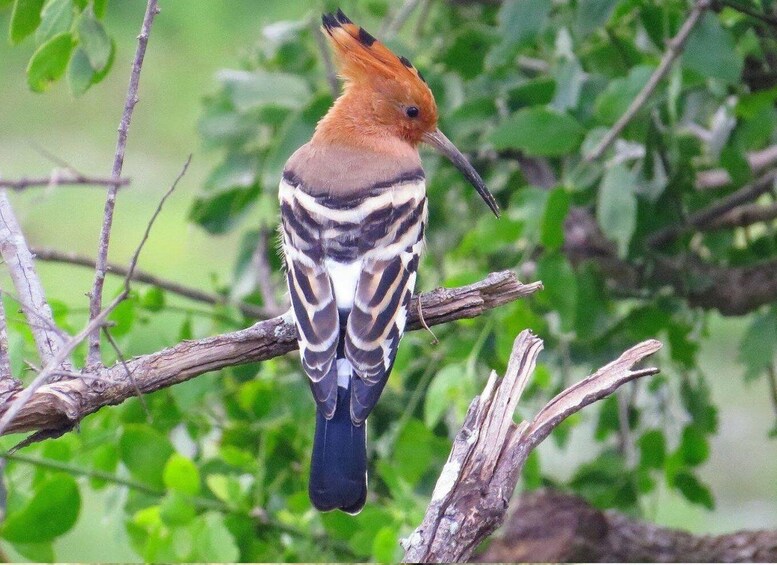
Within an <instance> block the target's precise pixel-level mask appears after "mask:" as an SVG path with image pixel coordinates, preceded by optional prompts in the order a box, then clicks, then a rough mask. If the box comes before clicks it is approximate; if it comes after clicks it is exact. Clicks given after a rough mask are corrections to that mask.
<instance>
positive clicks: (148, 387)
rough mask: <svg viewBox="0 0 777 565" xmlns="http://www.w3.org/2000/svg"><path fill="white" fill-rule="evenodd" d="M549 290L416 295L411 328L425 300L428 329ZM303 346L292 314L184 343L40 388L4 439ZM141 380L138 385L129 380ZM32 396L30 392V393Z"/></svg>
mask: <svg viewBox="0 0 777 565" xmlns="http://www.w3.org/2000/svg"><path fill="white" fill-rule="evenodd" d="M541 288H542V283H540V282H535V283H531V284H522V283H521V282H519V281H518V280H517V278H516V277H515V274H514V273H512V272H511V271H502V272H498V273H491V274H490V275H488V277H486V278H485V279H484V280H482V281H480V282H477V283H474V284H471V285H468V286H464V287H459V288H441V289H437V290H434V291H432V292H428V293H424V294H422V295H420V297H418V296H417V297H414V298H413V303H412V304H411V306H410V315H409V318H408V329H409V330H416V329H419V328H420V327H421V323H420V320H419V318H418V314H417V312H418V303H417V301H418V300H420V302H421V308H422V309H423V314H424V319H425V321H426V323H427V324H428V325H436V324H442V323H445V322H449V321H452V320H458V319H461V318H474V317H477V316H479V315H481V314H483V313H485V312H486V311H488V310H491V309H492V308H496V307H498V306H501V305H503V304H506V303H508V302H512V301H514V300H517V299H519V298H523V297H526V296H529V295H531V294H533V293H535V292H537V291H538V290H540V289H541ZM296 348H297V333H296V329H295V327H294V324H293V321H292V319H291V316H290V315H289V314H288V313H287V314H284V315H283V316H278V317H275V318H272V319H269V320H265V321H262V322H258V323H256V324H254V325H253V326H251V327H250V328H247V329H244V330H240V331H237V332H231V333H227V334H222V335H218V336H214V337H210V338H205V339H200V340H196V341H184V342H182V343H179V344H178V345H175V346H174V347H170V348H168V349H164V350H162V351H158V352H156V353H152V354H150V355H144V356H141V357H136V358H134V359H130V360H128V361H127V362H126V365H125V364H122V363H117V364H116V365H114V366H112V367H108V368H102V369H99V370H96V371H89V372H87V375H88V377H89V378H83V379H72V380H67V381H62V382H56V383H49V384H44V385H43V386H41V387H40V388H39V389H38V390H37V391H35V393H34V394H32V395H30V397H29V399H28V400H27V401H26V402H25V403H24V404H23V406H22V407H21V409H20V410H19V412H18V413H17V414H16V415H15V417H14V418H13V419H12V421H10V423H9V425H8V427H7V428H5V430H2V433H12V432H29V431H53V432H57V431H61V430H69V429H71V428H72V427H73V426H74V425H75V424H76V423H78V422H79V421H80V420H81V419H82V418H84V417H85V416H87V415H88V414H91V413H92V412H96V411H97V410H99V409H100V408H102V407H103V406H108V405H114V404H120V403H122V402H124V401H125V400H127V399H128V398H131V397H133V396H135V395H136V388H135V385H137V388H138V389H139V390H140V391H141V392H143V393H148V392H153V391H155V390H159V389H161V388H165V387H169V386H172V385H174V384H177V383H180V382H183V381H186V380H188V379H191V378H194V377H196V376H197V375H201V374H203V373H206V372H209V371H215V370H218V369H221V368H223V367H228V366H233V365H239V364H241V363H255V362H259V361H265V360H267V359H271V358H273V357H278V356H280V355H283V354H285V353H288V352H290V351H293V350H295V349H296ZM130 375H131V376H132V377H134V383H133V382H132V379H131V378H130ZM25 390H26V389H25ZM22 394H24V391H23V390H17V391H15V392H14V393H13V394H11V395H10V396H9V397H8V398H7V400H6V402H5V403H3V404H2V405H0V414H2V415H3V417H2V418H0V423H2V421H3V420H4V419H5V417H6V415H7V414H6V411H7V410H8V409H9V406H10V405H11V403H13V402H14V401H15V400H16V399H17V398H18V397H19V396H20V395H22Z"/></svg>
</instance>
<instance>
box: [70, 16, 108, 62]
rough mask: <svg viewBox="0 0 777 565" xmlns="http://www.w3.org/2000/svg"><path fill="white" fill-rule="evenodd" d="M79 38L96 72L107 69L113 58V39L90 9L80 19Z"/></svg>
mask: <svg viewBox="0 0 777 565" xmlns="http://www.w3.org/2000/svg"><path fill="white" fill-rule="evenodd" d="M78 39H79V41H80V43H81V47H82V48H83V50H84V52H85V53H86V56H87V57H88V58H89V64H90V65H91V67H92V68H93V69H94V70H95V72H100V71H102V70H103V69H105V66H106V65H107V64H108V61H109V60H110V58H111V39H110V38H109V37H108V34H107V33H106V32H105V28H104V27H103V24H102V23H100V21H99V20H98V19H97V18H95V17H94V15H92V13H91V12H90V11H89V10H87V11H85V12H84V13H83V14H82V15H81V19H80V20H79V21H78Z"/></svg>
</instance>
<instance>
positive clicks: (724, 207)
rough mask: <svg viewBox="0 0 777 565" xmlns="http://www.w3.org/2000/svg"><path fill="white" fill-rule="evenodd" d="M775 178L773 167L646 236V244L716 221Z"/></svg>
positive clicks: (656, 243) (770, 185)
mask: <svg viewBox="0 0 777 565" xmlns="http://www.w3.org/2000/svg"><path fill="white" fill-rule="evenodd" d="M776 180H777V169H774V170H772V171H769V172H768V173H766V174H765V175H763V176H761V177H759V178H758V179H756V180H754V181H753V182H752V183H750V184H748V185H745V186H743V187H742V188H740V189H739V190H737V191H736V192H732V193H731V194H729V195H728V196H726V197H725V198H723V199H721V200H719V201H717V202H715V203H714V204H711V205H710V206H707V207H706V208H703V209H701V210H699V211H698V212H694V213H693V214H691V215H690V216H688V219H687V220H686V221H685V223H684V224H674V225H671V226H669V227H667V228H664V229H661V230H658V231H657V232H655V233H653V234H652V235H651V236H649V237H648V238H647V240H646V241H647V244H648V245H649V246H651V247H654V248H657V247H661V246H662V245H666V244H667V243H669V242H670V241H673V240H674V239H676V238H677V237H679V236H681V235H683V234H684V233H687V232H689V231H690V230H691V229H693V228H702V227H703V226H706V225H707V224H710V223H712V222H714V221H717V219H718V218H720V217H721V216H724V215H725V214H727V213H729V212H730V211H731V210H734V209H735V208H737V207H738V206H741V205H743V204H746V203H748V202H752V201H753V200H755V199H756V198H758V197H759V196H761V195H762V194H764V193H766V192H768V191H769V190H771V189H772V188H773V187H774V183H775V181H776Z"/></svg>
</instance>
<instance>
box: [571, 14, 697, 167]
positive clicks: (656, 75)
mask: <svg viewBox="0 0 777 565" xmlns="http://www.w3.org/2000/svg"><path fill="white" fill-rule="evenodd" d="M709 7H710V0H696V2H695V3H694V5H693V9H692V10H691V13H690V14H689V15H688V19H686V20H685V22H683V25H682V27H681V28H680V31H678V32H677V35H675V36H674V37H673V38H672V39H671V40H670V41H669V43H668V44H667V49H666V52H665V53H664V56H663V57H662V58H661V62H660V63H659V64H658V68H656V70H655V71H654V72H653V74H652V75H651V76H650V79H648V81H647V84H645V86H644V87H643V88H642V90H641V91H640V92H639V94H637V96H636V97H635V98H634V100H632V101H631V104H630V105H629V107H628V109H627V110H626V111H625V112H624V113H623V115H622V116H621V117H620V118H618V121H617V122H615V125H613V126H612V127H611V128H610V130H609V131H608V132H607V133H606V134H605V136H604V137H603V138H602V140H601V141H600V142H599V143H598V144H597V146H596V147H595V148H594V149H593V151H591V152H590V153H589V154H588V155H586V156H585V160H586V161H589V162H590V161H595V160H596V159H599V158H601V156H602V155H603V154H604V152H605V151H606V150H607V148H608V147H609V146H610V145H611V144H612V142H613V141H615V139H617V137H618V136H619V135H620V134H621V132H622V131H623V129H624V128H625V127H626V126H627V125H628V123H629V122H630V121H631V120H632V119H633V118H634V116H636V115H637V112H639V110H640V108H642V106H644V105H645V103H646V102H647V101H648V98H650V95H651V94H653V91H654V90H655V89H656V87H657V86H658V83H660V82H661V81H662V80H663V78H664V77H665V76H666V75H667V73H668V72H669V69H671V68H672V63H674V61H675V59H677V57H679V56H680V53H682V50H683V47H684V45H685V42H686V40H687V39H688V36H689V35H690V34H691V32H692V31H693V28H694V27H696V24H697V23H699V20H700V19H701V17H702V16H703V15H704V13H705V12H706V11H707V9H708V8H709Z"/></svg>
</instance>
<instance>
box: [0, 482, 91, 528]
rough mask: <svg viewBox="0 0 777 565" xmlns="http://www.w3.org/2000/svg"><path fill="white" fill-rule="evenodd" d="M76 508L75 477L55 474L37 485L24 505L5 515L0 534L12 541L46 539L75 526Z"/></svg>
mask: <svg viewBox="0 0 777 565" xmlns="http://www.w3.org/2000/svg"><path fill="white" fill-rule="evenodd" d="M80 509H81V495H80V494H79V492H78V485H77V484H76V480H75V479H74V478H73V477H71V476H70V475H68V474H65V473H56V474H54V475H51V476H50V477H48V478H47V479H45V480H44V481H43V482H41V483H40V484H39V485H38V486H37V489H36V491H35V494H34V495H33V497H32V499H31V500H30V501H29V502H28V503H27V505H26V506H24V507H23V508H22V509H21V510H19V511H16V512H11V513H10V514H9V515H8V518H7V519H6V520H5V523H4V524H3V526H2V530H0V533H1V534H2V537H3V538H5V539H7V540H8V541H10V542H14V543H41V542H48V541H51V540H52V539H54V538H56V537H58V536H61V535H62V534H64V533H65V532H67V531H69V530H70V529H71V528H72V527H73V526H74V525H75V523H76V520H77V519H78V513H79V511H80Z"/></svg>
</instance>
